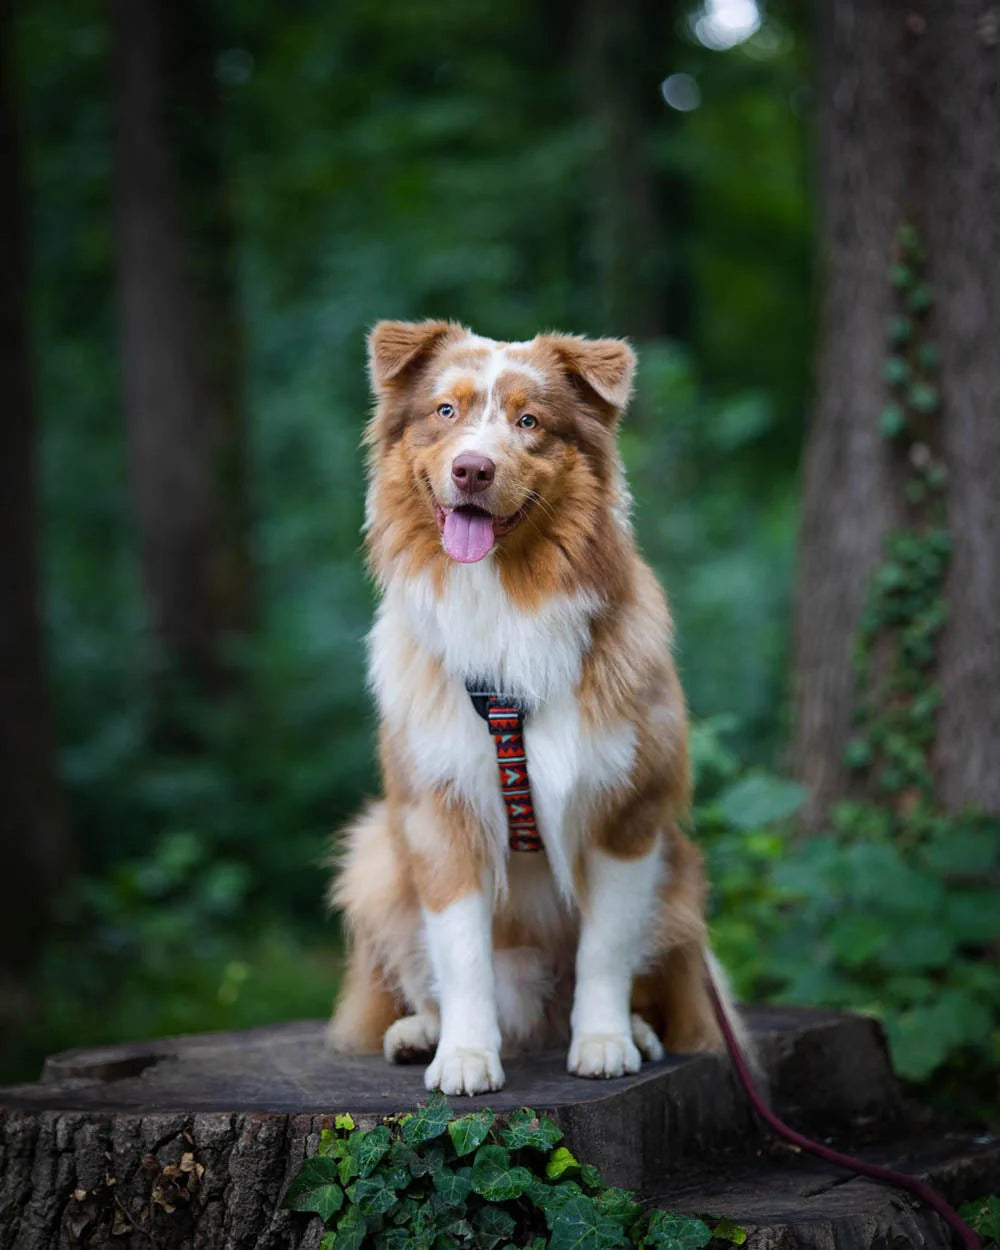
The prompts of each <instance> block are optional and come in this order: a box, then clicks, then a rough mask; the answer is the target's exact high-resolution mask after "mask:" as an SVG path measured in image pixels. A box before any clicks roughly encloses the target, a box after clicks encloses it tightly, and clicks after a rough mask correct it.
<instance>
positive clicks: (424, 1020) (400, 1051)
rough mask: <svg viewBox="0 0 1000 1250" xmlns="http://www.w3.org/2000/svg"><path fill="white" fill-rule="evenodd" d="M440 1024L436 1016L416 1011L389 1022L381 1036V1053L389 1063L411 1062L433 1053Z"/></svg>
mask: <svg viewBox="0 0 1000 1250" xmlns="http://www.w3.org/2000/svg"><path fill="white" fill-rule="evenodd" d="M440 1032H441V1024H440V1021H439V1020H438V1018H437V1016H432V1015H429V1014H427V1013H426V1012H418V1013H417V1014H416V1015H414V1016H402V1017H401V1018H400V1019H399V1020H396V1021H395V1022H394V1023H392V1024H390V1025H389V1027H388V1028H387V1029H386V1031H385V1036H384V1037H383V1038H382V1053H383V1054H384V1055H385V1057H386V1059H388V1060H389V1062H390V1063H413V1062H414V1061H416V1060H423V1059H426V1058H427V1056H428V1055H431V1054H433V1053H434V1047H435V1046H436V1045H437V1044H438V1036H439V1034H440Z"/></svg>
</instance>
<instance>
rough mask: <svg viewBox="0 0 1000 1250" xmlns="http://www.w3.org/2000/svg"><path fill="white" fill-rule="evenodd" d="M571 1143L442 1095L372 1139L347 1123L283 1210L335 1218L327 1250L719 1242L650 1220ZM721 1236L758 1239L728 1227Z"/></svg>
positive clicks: (683, 1219) (535, 1124) (704, 1228)
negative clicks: (461, 1109) (456, 1109)
mask: <svg viewBox="0 0 1000 1250" xmlns="http://www.w3.org/2000/svg"><path fill="white" fill-rule="evenodd" d="M562 1136H563V1135H562V1132H561V1130H560V1129H559V1128H557V1127H556V1125H555V1124H553V1122H552V1121H551V1120H549V1119H547V1118H546V1117H545V1116H538V1115H536V1114H535V1112H534V1111H531V1110H529V1109H527V1108H524V1109H522V1110H520V1111H515V1112H513V1113H512V1115H511V1116H510V1117H509V1119H508V1120H507V1121H506V1122H505V1123H503V1124H500V1123H498V1122H497V1121H496V1119H495V1117H494V1115H493V1112H492V1111H490V1110H485V1111H474V1112H471V1113H470V1114H468V1115H464V1116H461V1117H458V1118H456V1117H455V1116H454V1115H453V1113H452V1111H451V1108H450V1107H449V1105H448V1102H447V1100H446V1099H445V1098H444V1097H442V1096H441V1095H440V1094H436V1095H434V1096H433V1097H432V1098H431V1099H430V1101H429V1102H428V1103H427V1104H426V1106H423V1107H420V1108H418V1109H417V1111H416V1112H414V1113H413V1114H412V1115H404V1116H401V1117H399V1119H398V1120H395V1121H393V1122H390V1123H386V1124H380V1125H378V1126H377V1127H375V1128H373V1129H369V1130H364V1129H360V1128H358V1127H356V1126H355V1124H354V1121H353V1120H352V1118H351V1117H350V1116H349V1115H342V1116H337V1117H336V1120H335V1122H334V1127H333V1128H332V1129H327V1130H324V1132H323V1134H322V1136H321V1139H320V1145H319V1150H318V1151H317V1153H316V1154H315V1155H313V1156H312V1157H311V1158H308V1159H306V1160H305V1161H304V1162H303V1164H302V1166H301V1168H300V1169H299V1172H298V1174H297V1176H296V1177H295V1178H294V1180H293V1181H292V1183H291V1184H290V1185H289V1187H288V1190H287V1191H286V1193H285V1197H284V1200H283V1201H284V1205H285V1206H286V1207H290V1208H291V1209H292V1210H295V1211H307V1212H312V1213H314V1214H316V1215H319V1216H320V1217H321V1218H322V1219H323V1222H324V1223H325V1225H326V1227H327V1232H326V1234H325V1235H324V1238H323V1241H322V1243H321V1244H322V1247H323V1250H360V1248H361V1246H362V1245H370V1246H374V1247H376V1248H377V1250H390V1247H400V1248H401V1250H402V1248H403V1247H406V1248H407V1250H451V1248H455V1250H457V1248H458V1247H482V1250H493V1247H500V1248H501V1250H513V1247H515V1246H519V1247H527V1248H528V1250H546V1248H548V1250H604V1248H605V1247H607V1248H609V1250H610V1248H611V1247H616V1246H638V1247H650V1248H652V1247H661V1248H662V1250H700V1247H703V1246H706V1245H708V1243H709V1242H710V1241H711V1240H712V1237H713V1230H712V1229H710V1228H709V1226H708V1225H707V1224H706V1223H705V1222H704V1220H701V1219H695V1218H691V1217H688V1216H679V1215H670V1214H668V1213H667V1212H665V1211H651V1212H647V1211H644V1210H643V1209H642V1207H641V1206H640V1205H639V1203H637V1202H636V1201H635V1198H634V1197H633V1195H632V1194H631V1193H629V1192H628V1191H626V1190H623V1189H616V1188H614V1187H613V1186H608V1185H605V1184H604V1182H603V1181H602V1180H601V1176H600V1173H599V1172H598V1171H597V1169H596V1168H594V1167H592V1166H591V1165H589V1164H586V1163H580V1162H578V1161H577V1159H575V1158H574V1157H573V1155H572V1154H571V1153H570V1151H569V1150H568V1149H567V1148H566V1147H565V1146H564V1145H560V1144H559V1143H560V1142H561V1140H562ZM715 1235H716V1237H717V1239H719V1240H720V1241H722V1240H724V1241H728V1242H730V1243H733V1244H737V1245H739V1244H741V1243H742V1242H743V1241H744V1240H745V1239H746V1233H745V1232H744V1231H743V1230H742V1229H739V1228H736V1227H734V1226H733V1225H732V1224H730V1223H729V1222H728V1221H723V1222H721V1223H719V1224H717V1225H716V1228H715Z"/></svg>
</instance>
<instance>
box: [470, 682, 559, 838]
mask: <svg viewBox="0 0 1000 1250" xmlns="http://www.w3.org/2000/svg"><path fill="white" fill-rule="evenodd" d="M466 689H467V690H468V692H469V697H470V698H471V699H472V706H473V707H474V708H475V709H476V711H477V712H478V713H479V715H480V716H481V717H482V718H483V720H484V721H486V724H487V725H488V727H489V731H490V734H491V735H492V738H493V746H494V747H495V748H496V753H497V768H498V769H499V772H500V792H501V793H502V794H503V802H504V807H505V808H506V809H507V842H508V845H509V846H510V849H511V850H512V851H541V850H543V849H544V848H543V846H542V839H541V838H540V837H539V834H538V825H537V824H536V823H535V806H534V804H533V803H532V801H531V782H530V781H529V780H528V759H527V756H526V755H525V751H524V708H523V706H522V704H521V703H519V702H518V700H517V699H514V698H511V696H510V695H505V694H496V693H495V692H494V691H491V690H477V689H475V687H474V685H472V684H468V685H467V686H466Z"/></svg>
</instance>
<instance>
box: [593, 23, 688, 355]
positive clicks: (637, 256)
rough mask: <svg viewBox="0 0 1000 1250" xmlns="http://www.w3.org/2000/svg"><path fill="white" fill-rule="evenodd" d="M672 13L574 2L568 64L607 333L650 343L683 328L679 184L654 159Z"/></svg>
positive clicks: (682, 333)
mask: <svg viewBox="0 0 1000 1250" xmlns="http://www.w3.org/2000/svg"><path fill="white" fill-rule="evenodd" d="M677 17H678V13H677V6H676V5H675V4H672V3H668V4H664V3H656V2H655V0H619V2H618V3H615V4H608V3H606V2H605V0H580V5H579V9H578V14H577V22H578V34H577V43H578V66H579V71H578V72H579V80H580V98H581V105H582V108H583V111H584V112H585V114H586V115H588V116H589V119H590V123H591V126H592V129H593V144H594V164H593V190H592V194H591V196H590V200H591V205H592V231H591V234H592V240H593V242H592V246H593V253H594V261H595V265H596V269H597V274H598V281H599V286H600V294H601V307H602V308H603V310H604V320H605V328H606V329H607V330H608V332H609V333H614V334H630V335H634V336H636V337H637V338H653V337H656V336H658V335H663V334H671V335H674V336H676V337H680V338H686V337H687V336H688V334H689V331H690V307H691V300H690V290H689V283H688V272H687V268H686V265H685V264H684V262H683V255H684V248H683V242H682V240H681V237H680V235H681V230H682V228H683V226H684V225H685V223H686V218H687V207H688V206H687V195H686V187H685V185H684V183H683V181H682V180H681V179H680V178H679V177H678V176H676V175H671V174H670V173H669V172H668V171H667V170H666V169H665V168H664V167H663V161H662V159H661V158H660V157H659V156H658V154H657V152H656V142H655V139H656V135H657V133H659V134H660V135H665V134H666V133H667V131H668V130H669V128H670V126H671V124H672V119H671V115H670V109H669V108H668V107H667V105H666V104H665V103H664V100H663V97H662V94H661V89H660V88H661V82H662V80H663V78H664V77H665V75H666V68H665V67H668V66H669V63H670V55H669V53H670V48H671V46H672V45H673V44H674V43H675V42H676V35H675V33H674V26H675V23H676V22H677Z"/></svg>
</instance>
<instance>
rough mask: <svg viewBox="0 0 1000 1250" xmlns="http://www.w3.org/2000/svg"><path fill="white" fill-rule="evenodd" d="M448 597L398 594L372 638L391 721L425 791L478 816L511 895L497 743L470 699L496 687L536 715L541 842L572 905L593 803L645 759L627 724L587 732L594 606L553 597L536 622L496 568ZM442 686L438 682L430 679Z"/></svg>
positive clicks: (417, 584)
mask: <svg viewBox="0 0 1000 1250" xmlns="http://www.w3.org/2000/svg"><path fill="white" fill-rule="evenodd" d="M449 572H450V574H451V576H450V577H449V579H448V582H447V584H446V587H445V590H444V593H438V592H436V590H435V588H434V586H433V583H432V582H431V581H430V580H429V579H427V580H423V579H405V580H402V579H401V580H400V581H399V582H397V583H394V584H393V585H392V586H391V587H390V589H389V591H388V593H387V594H386V597H385V599H384V600H383V602H382V604H381V606H380V608H379V613H378V617H377V620H376V623H375V627H374V629H373V631H372V636H371V675H372V682H373V685H374V687H375V691H376V694H377V696H378V700H379V705H380V709H381V712H382V715H383V716H384V717H385V718H386V719H387V720H388V721H389V723H390V725H391V726H392V727H393V728H394V729H396V730H397V731H401V733H402V735H403V737H404V740H405V742H406V744H407V748H408V755H409V757H410V763H411V766H412V768H413V770H414V771H415V773H416V774H417V776H418V777H419V779H420V781H422V782H423V784H425V785H428V786H433V787H440V786H448V787H449V788H450V789H451V790H452V792H453V793H454V794H455V795H456V797H458V798H460V799H461V800H462V801H464V802H465V803H466V804H468V806H469V807H470V808H471V809H472V811H473V812H474V813H475V814H476V816H477V817H478V818H479V820H480V822H481V823H482V825H483V826H484V828H485V830H486V832H487V836H488V837H489V839H490V843H491V846H492V848H493V859H494V873H495V884H496V888H497V891H498V893H500V894H503V893H505V892H506V878H507V871H506V864H507V856H508V851H507V826H506V816H505V812H504V807H503V801H502V799H501V797H500V786H499V781H498V777H497V764H496V756H495V754H494V748H493V741H492V739H491V737H490V735H489V732H488V731H487V728H486V725H485V724H484V722H483V721H482V720H481V719H480V718H479V716H477V714H476V712H475V711H474V709H473V707H472V703H471V701H470V699H469V697H468V695H467V693H466V690H465V679H466V677H470V676H479V677H486V678H488V679H490V680H491V681H495V682H496V684H497V687H498V688H499V689H500V690H502V692H503V693H505V694H512V695H517V696H519V697H521V698H523V699H525V700H526V701H527V702H528V703H529V705H530V706H531V707H532V708H533V709H534V710H533V711H532V712H531V713H530V714H529V716H528V719H527V721H526V725H525V746H526V750H527V756H528V771H529V776H530V779H531V789H532V795H533V798H534V802H535V811H536V815H537V818H538V827H539V832H540V834H541V836H542V840H543V841H544V843H545V849H546V853H547V857H548V862H549V866H550V868H551V872H552V876H553V878H554V882H555V884H556V885H557V887H558V889H559V892H560V893H561V894H563V896H564V897H566V898H570V897H572V895H573V865H574V861H575V858H576V853H577V849H578V848H579V846H580V842H581V838H582V837H583V835H584V833H585V830H586V827H587V823H588V820H589V818H590V814H591V810H592V808H593V804H594V800H595V798H596V797H597V796H598V795H599V794H600V792H601V791H602V790H605V789H607V788H610V787H613V786H616V785H621V784H622V783H623V782H624V780H625V779H626V778H627V776H628V773H629V770H630V768H631V764H632V759H633V755H634V751H635V730H634V727H633V726H631V725H628V724H624V723H621V724H617V725H607V726H601V727H600V728H599V729H596V730H595V729H593V728H588V727H586V726H585V725H584V724H583V721H582V719H581V716H580V711H579V705H578V686H579V681H580V671H581V665H582V662H583V657H584V655H585V654H586V652H587V648H588V647H589V645H590V621H591V618H592V616H593V613H594V610H595V607H596V603H595V601H594V599H593V597H591V596H589V595H578V596H573V597H570V596H559V597H553V598H552V599H550V600H549V601H548V602H547V603H546V604H544V605H543V606H542V607H541V608H539V609H538V610H536V611H532V612H526V611H525V610H523V609H522V608H519V607H518V606H517V605H516V604H514V603H512V602H511V600H510V599H509V597H508V596H507V595H506V593H505V592H504V590H503V588H502V586H501V584H500V580H499V578H498V577H497V574H496V570H495V568H494V566H493V561H492V560H484V561H482V562H480V563H479V564H474V565H467V566H458V565H456V566H455V568H454V569H453V570H449ZM430 657H434V659H435V660H437V661H439V662H440V668H443V670H444V674H445V676H444V680H443V682H442V681H441V679H440V676H439V677H438V679H437V680H436V681H432V680H429V678H428V670H429V669H434V670H436V671H438V673H440V669H438V667H437V665H435V664H434V663H433V660H431V659H430Z"/></svg>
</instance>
